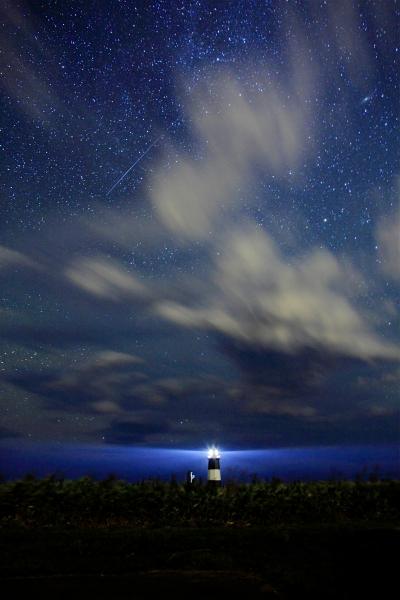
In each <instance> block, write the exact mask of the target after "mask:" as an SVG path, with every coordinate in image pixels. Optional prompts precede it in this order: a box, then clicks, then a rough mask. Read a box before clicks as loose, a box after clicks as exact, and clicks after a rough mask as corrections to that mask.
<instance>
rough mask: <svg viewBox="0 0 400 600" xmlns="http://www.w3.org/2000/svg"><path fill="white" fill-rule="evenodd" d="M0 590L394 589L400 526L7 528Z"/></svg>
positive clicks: (103, 594)
mask: <svg viewBox="0 0 400 600" xmlns="http://www.w3.org/2000/svg"><path fill="white" fill-rule="evenodd" d="M0 535H1V537H0V551H1V563H0V586H1V588H0V589H1V590H2V592H3V594H2V595H3V597H4V598H9V597H14V596H16V595H17V594H18V595H19V594H23V597H25V598H31V597H40V598H55V599H59V598H73V597H74V596H75V597H77V598H78V597H83V598H107V599H110V600H113V599H114V598H118V599H119V598H126V599H128V598H132V599H140V598H161V597H167V596H170V597H173V598H177V599H178V598H191V599H192V598H206V599H209V598H219V599H221V598H229V597H232V596H234V597H239V596H242V597H244V598H282V599H285V598H286V599H292V598H293V599H295V598H296V599H297V598H320V599H331V598H332V599H333V598H335V599H338V600H345V599H347V598H349V599H350V598H351V599H356V598H377V599H378V598H379V599H385V600H389V599H391V598H395V597H396V598H397V597H398V596H397V593H396V589H397V588H398V557H399V555H400V527H398V526H396V525H394V524H389V523H388V524H382V523H379V524H377V525H375V526H374V525H373V524H371V523H369V524H368V525H366V524H360V525H355V524H352V525H350V524H346V525H337V524H336V525H334V526H333V525H332V526H329V525H301V526H295V525H293V526H268V528H265V527H264V528H262V527H253V526H249V527H240V528H239V527H221V528H218V527H212V528H196V527H192V528H190V527H186V528H178V527H174V528H167V527H163V528H159V529H152V528H136V529H135V528H127V529H115V528H113V529H101V528H94V529H88V528H85V529H61V530H57V529H54V528H53V529H51V530H48V529H46V528H45V527H43V528H31V529H25V528H14V527H12V528H5V529H3V530H2V532H1V534H0Z"/></svg>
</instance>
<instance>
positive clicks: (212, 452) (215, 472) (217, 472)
mask: <svg viewBox="0 0 400 600" xmlns="http://www.w3.org/2000/svg"><path fill="white" fill-rule="evenodd" d="M219 459H220V454H219V451H218V449H217V448H216V447H215V446H213V447H212V448H210V449H209V451H208V477H207V479H208V483H209V484H211V485H213V486H219V485H221V467H220V464H219Z"/></svg>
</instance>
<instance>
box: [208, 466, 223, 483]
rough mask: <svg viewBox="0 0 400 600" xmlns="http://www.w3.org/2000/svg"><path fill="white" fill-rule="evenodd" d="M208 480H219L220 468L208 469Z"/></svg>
mask: <svg viewBox="0 0 400 600" xmlns="http://www.w3.org/2000/svg"><path fill="white" fill-rule="evenodd" d="M208 481H221V470H220V469H208Z"/></svg>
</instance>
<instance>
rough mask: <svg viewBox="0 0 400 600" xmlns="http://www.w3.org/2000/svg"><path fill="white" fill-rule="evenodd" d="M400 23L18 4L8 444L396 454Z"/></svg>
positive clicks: (4, 222) (309, 12) (8, 142)
mask: <svg viewBox="0 0 400 600" xmlns="http://www.w3.org/2000/svg"><path fill="white" fill-rule="evenodd" d="M399 31H400V6H399V4H398V3H397V2H396V1H395V0H392V1H391V0H379V1H376V2H374V1H368V0H365V1H361V2H356V1H351V0H334V1H333V0H332V1H330V0H325V1H318V2H317V1H313V0H309V1H302V2H300V1H295V0H293V1H290V2H284V1H283V0H281V1H280V0H270V1H267V0H265V1H262V0H258V1H255V0H246V1H244V0H242V1H240V0H231V1H229V0H227V1H226V2H225V1H224V2H207V1H205V0H198V1H191V0H185V1H182V2H178V1H175V0H168V1H167V0H158V1H151V0H149V1H144V0H143V1H137V2H135V1H133V0H132V1H131V0H112V1H110V2H102V1H100V0H97V1H95V0H85V1H83V0H82V1H73V0H71V1H69V2H65V1H57V0H48V1H40V0H35V1H33V0H32V1H27V2H21V1H19V0H3V2H2V3H1V48H2V52H1V56H0V77H1V78H0V82H1V85H0V98H1V137H0V150H1V173H0V177H1V181H0V185H1V187H0V189H1V192H0V193H1V200H0V337H1V340H0V410H1V426H0V438H1V440H0V447H2V448H3V450H4V453H5V454H4V456H6V455H7V457H8V458H7V460H11V462H12V458H10V456H12V455H13V453H12V452H11V450H10V449H12V448H18V447H21V448H24V449H26V448H30V450H29V451H28V450H26V452H31V453H32V456H35V452H36V456H37V457H38V464H39V463H40V465H42V464H43V448H44V447H46V448H48V454H47V455H48V456H49V457H50V456H51V454H52V450H51V448H54V447H58V448H62V449H63V452H64V453H65V452H66V451H67V450H66V449H68V448H75V452H77V451H78V450H77V449H79V448H92V449H93V451H92V454H93V453H95V451H96V449H97V451H98V452H99V453H100V455H101V456H103V455H104V452H106V451H107V449H109V451H111V448H117V447H118V448H119V449H121V448H126V449H127V452H128V453H129V456H132V452H133V450H134V449H135V448H137V447H140V448H141V449H140V452H143V448H164V449H166V450H165V452H166V454H165V456H166V457H169V456H170V455H169V454H168V452H171V451H173V450H177V449H181V450H183V449H184V450H185V451H186V450H191V449H192V450H193V449H202V448H206V447H207V446H208V445H209V444H211V443H216V444H219V445H220V446H221V447H222V448H225V449H227V450H228V449H229V450H231V451H238V450H246V451H250V450H254V449H260V450H265V451H267V450H268V451H269V450H271V451H272V449H279V448H314V450H313V456H314V455H315V453H317V454H318V448H320V447H330V448H332V447H333V448H336V449H337V456H340V457H341V459H342V464H345V463H346V460H347V459H349V458H348V457H349V456H350V454H351V452H350V450H348V452H349V453H347V450H346V449H349V448H351V447H353V448H354V447H368V448H371V447H372V448H374V447H375V448H377V449H378V448H383V447H390V448H393V452H395V448H396V445H397V444H398V442H399V440H400V421H399V389H400V385H399V384H400V327H399V324H400V321H399V316H398V301H399V292H400V288H399V282H400V247H399V244H400V241H399V238H400V204H399V197H400V179H399V177H400V160H399V159H400V144H399V139H400V138H399V124H400V118H399V117H400V86H399V80H400V35H399ZM43 444H45V446H43ZM46 444H47V446H46ZM35 448H36V450H35ZM38 449H39V450H38ZM102 449H103V450H102ZM167 450H168V452H167ZM10 452H11V454H10ZM24 452H25V450H24ZM137 452H139V450H138V451H137ZM321 452H322V450H321ZM369 452H370V454H369V456H372V455H373V454H374V453H373V452H372V453H371V451H369ZM102 453H103V454H102ZM45 454H46V453H45ZM39 455H40V456H39ZM100 455H99V456H100ZM334 455H335V453H334V452H333V454H332V453H331V455H330V456H331V457H333V456H334ZM376 455H377V456H378V455H379V452H378V450H377V453H376ZM81 456H82V461H83V462H84V461H85V460H86V459H85V456H86V454H85V452H83V453H82V455H81ZM138 456H139V455H138ZM380 456H381V458H382V457H383V456H384V453H383V454H382V453H381V454H380ZM391 456H392V458H393V453H392V455H391ZM346 457H347V458H346ZM392 458H391V459H390V460H392ZM157 460H158V459H157ZM166 460H167V458H166ZM168 460H169V458H168ZM304 460H305V461H306V459H304ZM332 460H333V459H332ZM349 460H350V459H349ZM351 460H353V459H351ZM371 460H372V458H371ZM385 460H386V459H385V458H382V461H383V467H385V465H386V466H387V465H388V464H389V463H387V464H386V463H385ZM333 463H335V465H336V467H337V464H336V463H337V461H336V462H335V461H334V460H333V462H332V464H333ZM33 464H34V461H33ZM49 464H50V463H49ZM29 466H30V467H31V466H32V465H31V464H30V465H29ZM303 466H304V465H303ZM392 466H393V465H392ZM7 469H8V471H10V468H9V466H8V467H7ZM110 470H111V469H110ZM8 471H7V472H8ZM11 471H12V469H11ZM17 471H18V469H16V472H17Z"/></svg>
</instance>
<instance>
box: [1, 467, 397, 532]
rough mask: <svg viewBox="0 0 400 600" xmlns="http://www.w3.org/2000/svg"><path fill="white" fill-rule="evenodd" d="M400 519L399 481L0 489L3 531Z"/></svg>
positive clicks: (87, 482) (12, 485) (26, 483)
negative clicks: (30, 528) (33, 528)
mask: <svg viewBox="0 0 400 600" xmlns="http://www.w3.org/2000/svg"><path fill="white" fill-rule="evenodd" d="M399 518H400V481H395V480H379V479H377V475H376V474H373V476H372V477H371V476H369V477H364V478H363V479H358V480H356V481H338V480H330V481H315V482H302V481H295V482H291V483H285V482H283V481H281V480H280V479H279V478H277V477H273V478H272V479H271V480H270V481H268V482H267V481H260V480H259V479H258V478H256V477H253V480H252V482H251V483H241V482H236V481H234V480H233V479H230V480H228V481H227V482H226V484H225V485H224V486H222V487H220V488H210V487H209V486H208V485H207V482H203V481H201V479H197V478H196V479H194V481H193V482H192V483H187V482H184V483H179V482H178V481H177V480H176V477H172V478H171V480H170V481H169V482H165V481H162V480H160V479H146V480H142V481H140V482H138V483H127V482H126V481H122V480H120V479H118V478H117V476H116V475H113V474H110V475H109V476H108V477H107V478H106V479H104V480H101V481H96V480H95V479H93V478H92V477H90V476H85V477H81V478H80V479H76V480H67V479H64V477H63V476H60V475H59V474H57V475H50V476H48V477H45V478H43V479H37V478H36V477H34V476H32V475H27V476H26V477H24V478H23V479H21V480H18V481H11V482H10V481H9V482H2V483H0V525H1V526H2V527H4V526H22V527H43V526H45V527H75V526H78V527H113V526H132V527H164V526H168V527H170V526H200V527H202V526H206V527H209V526H221V525H222V526H233V525H236V526H246V525H257V526H260V525H270V524H276V523H288V524H290V523H294V524H301V523H304V524H307V523H346V522H348V523H351V522H354V521H359V522H393V521H394V520H395V521H398V520H399Z"/></svg>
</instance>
